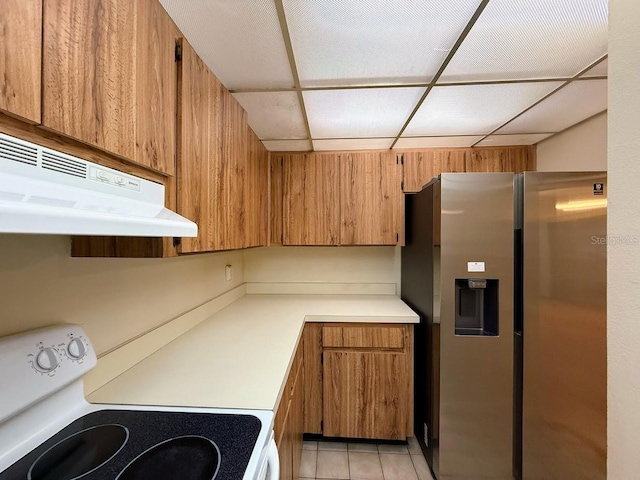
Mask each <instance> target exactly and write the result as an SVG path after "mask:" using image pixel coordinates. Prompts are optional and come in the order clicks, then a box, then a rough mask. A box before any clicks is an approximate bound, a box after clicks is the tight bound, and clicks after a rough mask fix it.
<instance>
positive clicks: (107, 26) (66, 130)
mask: <svg viewBox="0 0 640 480" xmlns="http://www.w3.org/2000/svg"><path fill="white" fill-rule="evenodd" d="M136 3H137V2H132V1H130V0H92V1H82V2H77V1H72V0H44V26H43V44H44V49H43V65H42V73H43V104H42V124H43V125H44V126H46V127H48V128H51V129H52V130H55V131H57V132H60V133H63V134H65V135H68V136H70V137H73V138H75V139H78V140H80V141H82V142H85V143H88V144H90V145H94V146H96V147H99V148H102V149H104V150H107V151H109V152H112V153H115V154H116V155H120V156H122V157H125V158H129V159H133V158H134V157H135V140H136V138H135V131H136V130H135V126H136V122H135V120H136V116H135V93H136V83H135V70H136V55H135V48H136V42H135V38H136V13H137V12H136V10H137V8H136Z"/></svg>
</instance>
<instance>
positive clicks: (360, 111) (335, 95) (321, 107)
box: [302, 88, 425, 139]
mask: <svg viewBox="0 0 640 480" xmlns="http://www.w3.org/2000/svg"><path fill="white" fill-rule="evenodd" d="M424 90H425V89H424V88H374V89H371V88H369V89H353V90H323V91H318V90H314V91H305V92H303V93H302V94H303V95H304V103H305V107H306V109H307V117H308V118H309V126H310V127H311V136H312V137H313V138H318V139H321V138H371V137H395V136H396V135H397V134H398V132H399V131H400V129H401V128H402V126H403V125H404V122H405V121H406V120H407V118H408V117H409V115H410V114H411V112H412V110H413V109H414V108H415V105H416V104H417V103H418V100H420V97H421V96H422V94H423V93H424Z"/></svg>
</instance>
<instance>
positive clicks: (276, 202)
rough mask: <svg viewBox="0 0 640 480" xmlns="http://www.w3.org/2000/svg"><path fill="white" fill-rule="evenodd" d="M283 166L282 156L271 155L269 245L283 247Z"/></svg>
mask: <svg viewBox="0 0 640 480" xmlns="http://www.w3.org/2000/svg"><path fill="white" fill-rule="evenodd" d="M283 164H284V157H283V156H282V155H277V154H271V155H269V245H282V202H283V191H282V189H283V185H282V184H283V181H284V178H283V175H284V174H283V171H282V170H283V168H284V165H283Z"/></svg>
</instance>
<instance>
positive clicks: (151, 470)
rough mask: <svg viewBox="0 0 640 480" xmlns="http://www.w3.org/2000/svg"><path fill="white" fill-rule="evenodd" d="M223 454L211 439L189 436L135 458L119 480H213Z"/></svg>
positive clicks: (163, 443)
mask: <svg viewBox="0 0 640 480" xmlns="http://www.w3.org/2000/svg"><path fill="white" fill-rule="evenodd" d="M219 468H220V450H219V449H218V446H217V445H216V444H215V443H214V442H212V441H211V440H209V439H208V438H205V437H201V436H198V435H186V436H183V437H175V438H170V439H169V440H165V441H164V442H161V443H158V444H157V445H154V446H153V447H151V448H149V449H147V450H146V451H144V452H142V453H141V454H140V455H138V456H137V457H136V458H134V459H133V460H132V461H131V463H129V465H127V466H126V467H125V469H124V470H123V471H122V472H120V475H118V476H117V477H116V480H145V479H148V478H153V479H154V480H181V479H185V478H188V479H189V480H213V479H214V478H215V477H216V475H217V474H218V469H219Z"/></svg>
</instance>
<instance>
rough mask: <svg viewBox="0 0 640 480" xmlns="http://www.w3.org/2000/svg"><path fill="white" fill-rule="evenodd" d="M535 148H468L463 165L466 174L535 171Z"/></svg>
mask: <svg viewBox="0 0 640 480" xmlns="http://www.w3.org/2000/svg"><path fill="white" fill-rule="evenodd" d="M535 168H536V164H535V147H534V146H528V145H527V146H517V147H495V148H490V147H482V148H470V149H469V150H468V152H467V159H466V164H465V171H466V172H514V173H520V172H524V171H526V170H535Z"/></svg>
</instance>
